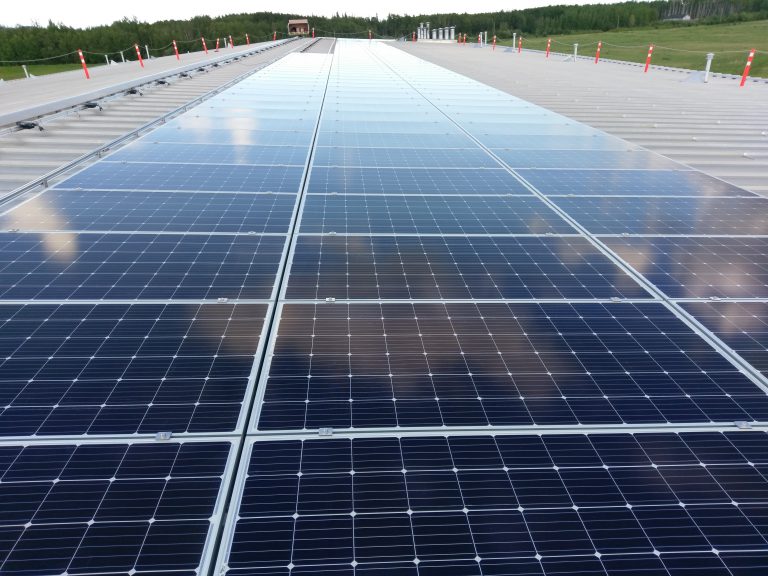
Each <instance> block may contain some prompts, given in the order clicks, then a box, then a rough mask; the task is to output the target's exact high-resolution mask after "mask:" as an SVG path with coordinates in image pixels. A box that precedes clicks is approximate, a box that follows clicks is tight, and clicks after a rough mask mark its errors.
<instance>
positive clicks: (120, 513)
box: [0, 441, 232, 576]
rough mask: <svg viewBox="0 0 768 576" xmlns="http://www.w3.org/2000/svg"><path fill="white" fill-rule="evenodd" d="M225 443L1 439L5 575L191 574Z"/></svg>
mask: <svg viewBox="0 0 768 576" xmlns="http://www.w3.org/2000/svg"><path fill="white" fill-rule="evenodd" d="M231 448H232V445H231V444H230V443H229V442H221V441H219V442H188V443H184V444H180V443H177V442H172V443H168V444H111V443H110V444H95V443H88V444H56V445H51V444H35V445H26V446H17V445H5V446H0V498H1V499H2V503H3V506H2V511H1V512H0V533H2V534H3V538H2V540H0V567H1V568H0V569H2V573H3V574H8V575H9V576H10V575H14V576H17V575H18V576H20V575H26V574H82V575H88V574H106V573H110V574H117V573H122V574H134V573H139V574H141V573H152V574H166V573H169V574H170V573H173V574H194V573H196V572H197V571H198V570H199V568H200V566H201V564H202V563H203V560H204V558H203V551H204V550H206V549H208V548H209V547H210V546H211V545H212V544H213V537H214V534H215V532H214V530H212V528H215V527H216V524H217V521H216V516H217V514H220V513H221V503H220V502H218V496H219V492H220V491H221V490H222V485H223V482H222V478H223V475H224V471H225V467H226V464H227V459H228V457H229V456H230V452H231Z"/></svg>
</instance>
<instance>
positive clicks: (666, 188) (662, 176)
mask: <svg viewBox="0 0 768 576" xmlns="http://www.w3.org/2000/svg"><path fill="white" fill-rule="evenodd" d="M517 173H518V174H520V175H521V176H522V177H523V178H525V179H526V180H527V181H528V182H530V183H531V184H533V185H534V186H535V187H536V189H537V190H539V192H541V193H542V194H545V195H547V196H570V195H574V196H602V197H605V196H755V195H754V194H752V193H751V192H747V191H746V190H744V189H742V188H738V187H737V186H733V185H732V184H727V183H726V182H723V181H722V180H718V179H717V178H712V177H711V176H706V175H705V174H701V173H699V172H693V171H690V170H687V171H685V170H683V171H681V170H551V169H548V170H525V169H520V170H517Z"/></svg>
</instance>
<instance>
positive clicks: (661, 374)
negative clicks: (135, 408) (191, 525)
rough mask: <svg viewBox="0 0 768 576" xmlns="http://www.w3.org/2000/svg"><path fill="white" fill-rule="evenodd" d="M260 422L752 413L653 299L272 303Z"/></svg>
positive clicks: (759, 395)
mask: <svg viewBox="0 0 768 576" xmlns="http://www.w3.org/2000/svg"><path fill="white" fill-rule="evenodd" d="M280 318H281V320H280V324H279V326H278V327H277V331H276V336H275V337H274V349H273V350H272V352H271V355H270V365H269V366H268V370H267V369H266V368H265V370H264V372H263V374H262V379H263V382H262V387H264V390H265V392H264V399H263V406H262V407H261V410H260V414H259V415H258V421H257V424H256V428H257V429H259V430H285V429H300V430H313V429H317V428H325V427H333V428H340V429H347V428H349V429H351V428H380V427H389V428H395V427H413V426H436V427H441V426H488V425H489V424H490V425H531V424H538V425H552V424H558V425H560V424H569V425H574V424H582V425H583V424H653V423H655V424H666V423H670V422H674V423H692V422H699V421H701V422H733V421H735V420H755V421H757V420H763V419H764V418H765V417H766V415H768V397H767V396H766V393H765V392H764V391H763V390H762V389H760V388H758V387H757V386H756V385H755V384H754V383H753V382H751V381H750V380H749V379H748V378H747V377H745V376H744V375H743V374H742V373H741V372H740V371H739V370H738V369H737V368H736V367H735V366H733V365H732V364H730V363H729V362H728V361H727V360H726V359H725V358H724V357H722V356H720V355H719V354H717V353H715V352H714V350H713V349H712V348H711V347H710V346H709V345H708V344H707V343H706V342H705V341H704V340H703V339H701V337H700V336H698V335H697V334H695V333H694V332H693V331H692V330H691V329H690V328H688V327H687V326H686V325H685V324H684V323H683V322H681V321H680V320H679V319H678V318H677V317H676V316H675V315H674V314H672V313H671V312H670V311H669V310H668V309H667V308H665V307H664V306H663V305H661V304H655V303H653V304H652V303H648V304H640V303H638V304H629V303H612V304H598V303H595V304H559V303H553V304H517V303H514V304H512V303H509V304H505V303H488V304H432V303H429V304H427V303H424V304H421V303H416V304H395V303H382V304H348V305H346V304H340V303H336V304H327V303H323V304H314V305H313V304H284V305H283V307H282V310H281V314H280Z"/></svg>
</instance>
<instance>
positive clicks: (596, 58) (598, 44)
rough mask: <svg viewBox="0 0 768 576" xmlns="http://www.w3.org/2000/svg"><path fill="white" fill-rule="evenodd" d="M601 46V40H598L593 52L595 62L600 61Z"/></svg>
mask: <svg viewBox="0 0 768 576" xmlns="http://www.w3.org/2000/svg"><path fill="white" fill-rule="evenodd" d="M602 47H603V41H602V40H599V41H598V43H597V52H595V64H597V63H598V62H600V48H602Z"/></svg>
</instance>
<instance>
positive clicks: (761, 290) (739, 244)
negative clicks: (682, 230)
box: [604, 236, 768, 298]
mask: <svg viewBox="0 0 768 576" xmlns="http://www.w3.org/2000/svg"><path fill="white" fill-rule="evenodd" d="M604 242H605V243H606V244H607V245H608V246H609V247H610V248H611V249H612V250H613V251H614V252H616V253H617V254H618V255H619V256H620V257H621V258H622V260H624V261H625V262H628V263H629V264H631V265H632V266H633V267H634V268H635V270H638V271H642V273H643V275H644V276H645V277H646V278H647V279H648V280H650V281H651V282H653V284H655V285H656V286H657V287H658V288H659V289H661V290H663V291H664V292H665V293H666V294H667V295H668V296H670V297H671V298H709V297H721V298H728V297H730V298H768V238H749V237H742V238H739V237H731V238H723V237H714V238H712V237H692V238H687V237H679V236H675V237H664V236H657V237H650V238H648V237H640V238H637V237H635V238H605V239H604Z"/></svg>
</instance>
